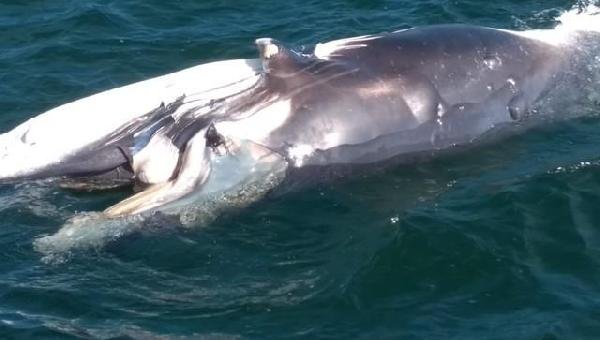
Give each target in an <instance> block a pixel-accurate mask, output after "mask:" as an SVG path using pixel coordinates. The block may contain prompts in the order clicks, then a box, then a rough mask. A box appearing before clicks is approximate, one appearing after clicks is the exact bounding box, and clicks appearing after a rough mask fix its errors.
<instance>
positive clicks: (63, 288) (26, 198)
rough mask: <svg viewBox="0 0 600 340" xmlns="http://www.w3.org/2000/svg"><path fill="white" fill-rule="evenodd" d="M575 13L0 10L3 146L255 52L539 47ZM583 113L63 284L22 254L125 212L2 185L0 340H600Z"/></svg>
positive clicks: (153, 242)
mask: <svg viewBox="0 0 600 340" xmlns="http://www.w3.org/2000/svg"><path fill="white" fill-rule="evenodd" d="M576 5H577V3H575V2H574V1H559V0H553V1H544V2H540V1H513V0H498V1H494V2H487V1H475V0H471V1H442V0H431V1H421V2H415V1H387V0H373V1H365V0H330V1H311V0H305V1H293V2H291V1H276V0H265V1H209V0H206V1H183V0H182V1H169V2H167V1H156V0H152V1H148V0H146V1H141V0H123V1H99V0H98V1H75V0H71V1H68V0H56V1H43V0H31V1H18V0H14V1H11V0H0V109H1V110H0V130H2V131H6V130H9V129H11V128H12V127H14V126H16V125H17V124H19V123H20V122H22V121H24V120H25V119H26V118H28V117H32V116H34V115H35V114H37V113H40V112H43V111H45V110H47V109H50V108H52V107H54V106H57V105H59V104H62V103H64V102H68V101H71V100H74V99H77V98H80V97H83V96H86V95H90V94H93V93H95V92H98V91H100V90H105V89H108V88H112V87H115V86H120V85H124V84H127V83H130V82H133V81H137V80H142V79H146V78H149V77H152V76H157V75H161V74H164V73H168V72H172V71H176V70H178V69H182V68H185V67H189V66H192V65H196V64H199V63H204V62H207V61H212V60H218V59H226V58H239V57H255V55H256V52H255V49H254V46H253V41H254V39H255V38H257V37H263V36H270V37H274V38H277V39H280V40H283V41H288V42H293V43H296V44H298V45H302V44H313V43H316V42H320V41H328V40H332V39H335V38H342V37H347V36H354V35H361V34H367V33H376V32H380V31H385V30H394V29H400V28H406V27H411V26H417V25H426V24H435V23H449V22H459V23H471V24H480V25H486V26H492V27H502V28H518V29H526V28H544V27H552V26H553V25H554V24H555V18H556V17H557V16H558V15H559V14H560V13H561V12H562V11H564V10H567V9H571V8H573V7H574V6H576ZM572 109H573V110H578V109H579V108H572ZM587 109H591V111H592V113H593V112H596V115H594V114H591V115H587V116H586V117H583V118H579V119H575V120H570V121H567V122H564V121H563V122H555V123H549V124H545V125H542V126H540V127H537V128H535V129H533V130H530V131H527V132H526V133H521V134H519V135H516V136H512V137H510V138H508V139H505V140H502V141H498V142H495V143H493V144H491V145H485V146H481V147H478V148H475V149H472V150H470V151H469V152H465V153H459V154H456V155H448V156H443V157H440V158H439V159H436V160H434V161H430V162H425V163H418V164H414V165H403V166H398V167H396V168H392V169H389V170H387V171H385V172H384V173H382V174H381V173H380V174H378V175H376V176H362V177H360V178H353V179H352V180H348V181H343V182H336V183H331V184H323V185H319V186H316V187H309V188H306V189H305V190H301V191H298V192H292V193H289V194H286V195H283V196H278V197H272V198H268V199H266V200H263V201H261V202H258V203H256V204H254V205H253V206H251V207H250V208H248V209H243V210H241V211H232V212H231V213H229V214H227V215H226V216H223V217H221V218H220V219H218V220H217V221H216V222H214V223H211V224H210V225H209V226H206V227H203V228H195V229H191V230H178V229H170V228H169V227H168V226H162V227H153V228H149V229H148V230H146V231H143V232H141V233H136V234H134V235H131V236H128V237H123V238H117V239H116V240H115V241H113V242H111V243H109V244H108V245H107V246H105V247H99V248H97V249H95V248H94V249H88V250H85V251H80V252H76V253H74V254H72V256H71V257H70V258H69V259H67V260H66V261H63V262H61V263H47V262H45V261H43V260H42V254H40V253H37V252H36V251H35V250H34V248H33V246H32V244H33V242H34V241H35V240H36V239H37V238H39V237H41V236H44V235H48V234H53V233H55V232H56V231H57V230H58V228H59V227H60V225H62V224H63V223H64V222H65V220H66V219H67V218H68V217H69V216H71V215H72V214H73V213H75V212H77V211H87V210H100V209H103V208H104V207H106V206H108V205H110V204H112V203H114V202H116V201H117V200H119V199H122V198H123V197H125V196H126V193H122V192H109V193H102V194H90V193H87V194H85V193H79V194H78V193H73V192H67V191H63V190H60V189H57V188H54V187H44V186H41V187H40V186H39V185H35V184H19V185H9V186H7V185H5V186H2V187H0V338H3V339H4V338H6V339H12V338H15V339H16V338H43V339H49V338H56V339H66V338H85V339H89V338H119V339H128V338H133V339H163V338H171V337H173V338H176V339H179V338H187V337H190V338H199V339H238V338H259V339H262V338H308V339H313V338H341V339H348V338H369V339H370V338H405V339H450V338H452V339H483V338H486V339H575V338H590V339H594V338H599V337H600V209H599V208H600V148H599V145H600V133H599V131H600V119H599V118H598V117H597V113H600V109H594V108H587ZM594 110H595V111H594ZM0 166H1V164H0Z"/></svg>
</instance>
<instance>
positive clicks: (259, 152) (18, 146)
mask: <svg viewBox="0 0 600 340" xmlns="http://www.w3.org/2000/svg"><path fill="white" fill-rule="evenodd" d="M557 32H558V31H555V30H546V31H538V32H537V33H536V34H533V33H532V32H513V31H507V30H498V29H492V28H485V27H476V26H468V25H437V26H428V27H420V28H412V29H406V30H400V31H395V32H390V33H382V34H376V35H367V36H361V37H354V38H348V39H342V40H336V41H332V42H329V43H324V44H316V45H315V46H314V47H313V48H312V49H309V50H302V51H298V50H295V49H293V48H290V47H288V46H287V45H286V44H284V43H281V42H279V41H276V40H274V39H270V38H261V39H257V40H256V46H257V49H258V54H259V58H257V59H246V60H228V61H221V62H214V63H209V64H204V65H200V66H198V67H196V68H193V69H190V70H184V71H182V72H180V73H179V74H177V73H176V74H171V75H167V76H163V77H159V78H156V79H152V80H149V81H145V82H141V83H138V84H134V85H130V86H127V87H123V88H120V89H114V90H110V91H107V92H104V93H101V94H98V95H95V96H92V97H89V98H85V99H82V100H80V101H76V102H74V103H70V104H66V105H64V106H61V107H58V108H57V109H54V110H51V111H49V112H47V113H45V114H42V115H40V116H38V117H35V118H32V119H30V120H29V121H27V122H25V123H23V124H22V125H20V126H18V127H16V128H15V129H14V130H12V131H10V132H7V133H5V134H2V135H0V162H2V166H1V167H0V180H3V181H20V180H24V179H40V178H58V179H57V181H58V182H59V183H66V184H67V185H70V186H72V187H83V188H92V189H100V188H105V187H114V186H135V188H136V189H135V190H136V192H135V193H134V194H133V195H132V196H131V197H130V198H128V199H126V200H124V201H122V202H120V203H117V204H116V205H114V206H112V207H110V208H108V209H107V210H105V211H104V212H102V213H98V214H97V215H94V217H93V218H91V220H97V219H99V218H103V219H109V220H110V219H113V220H114V219H117V218H130V217H131V216H143V215H144V214H148V213H154V212H156V211H161V212H162V213H166V214H168V213H169V212H173V211H176V212H177V213H179V214H180V213H181V210H180V209H179V210H178V207H181V206H190V205H194V204H196V205H201V206H202V207H203V208H202V209H200V212H198V213H199V214H209V215H211V216H213V215H214V214H213V213H212V212H210V213H209V212H208V211H213V212H214V211H216V210H219V209H216V208H215V207H214V206H213V207H212V208H211V204H212V203H210V202H212V201H214V200H215V199H217V198H219V199H221V201H223V202H227V203H226V204H225V205H227V204H229V205H236V206H237V205H240V206H241V205H244V204H247V203H248V202H252V201H254V200H256V199H258V198H259V197H261V196H262V195H264V194H266V193H268V192H269V191H270V190H272V189H273V188H274V187H276V186H277V185H279V184H280V183H281V182H282V181H283V179H284V178H286V176H289V175H290V174H293V173H294V170H295V169H302V168H311V169H313V170H314V169H317V170H316V171H319V170H318V169H321V168H326V167H329V166H335V165H340V164H342V165H348V166H353V165H357V166H359V165H361V164H374V163H378V162H385V161H388V160H390V159H392V158H395V157H402V156H403V155H409V154H413V153H418V152H426V151H432V150H445V149H450V148H453V147H454V146H457V145H464V144H468V143H470V142H471V141H473V140H474V139H476V138H477V137H479V136H481V135H483V134H485V133H487V132H489V131H491V130H493V129H495V128H497V127H499V126H510V125H511V124H519V123H520V122H522V121H526V120H528V119H532V117H536V116H538V115H543V112H542V110H540V109H539V108H540V105H542V104H543V103H544V102H545V101H546V99H547V98H548V97H550V96H553V95H554V94H553V91H555V89H556V88H557V87H560V85H561V84H563V83H564V81H565V79H567V78H569V77H571V78H572V75H573V74H574V73H576V72H577V70H578V67H579V66H578V65H577V62H576V61H578V60H580V59H581V60H583V59H584V58H583V57H582V55H580V54H578V53H579V52H577V51H576V50H574V49H573V48H572V44H574V43H578V40H577V39H576V37H578V35H577V34H575V33H574V32H571V31H569V32H568V34H567V33H566V32H564V31H560V32H559V33H561V34H562V35H559V34H558V33H557ZM569 79H570V78H569ZM88 109H89V110H88ZM65 121H69V122H70V123H71V124H70V126H77V127H81V129H80V130H79V131H77V132H76V133H74V134H71V133H70V131H69V129H70V128H69V127H67V125H66V124H61V123H62V122H65ZM92 121H93V123H91V122H92ZM96 122H98V124H96ZM61 135H63V136H68V137H67V138H62V139H61V138H57V136H61ZM98 183H100V184H99V185H98ZM198 202H203V203H202V204H199V203H198ZM211 209H212V210H211ZM136 218H137V217H136ZM78 220H79V221H80V220H81V219H78ZM89 220H90V219H86V221H89Z"/></svg>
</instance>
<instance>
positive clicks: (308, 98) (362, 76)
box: [259, 25, 566, 165]
mask: <svg viewBox="0 0 600 340" xmlns="http://www.w3.org/2000/svg"><path fill="white" fill-rule="evenodd" d="M261 44H262V45H263V46H261ZM268 44H276V45H278V47H279V48H278V50H279V53H277V54H276V55H273V56H269V58H265V63H266V64H267V65H266V67H265V69H266V70H267V73H266V80H267V81H266V83H267V86H269V87H270V89H271V90H272V91H277V92H279V93H280V95H279V97H285V96H288V97H289V98H290V99H291V103H292V104H291V105H292V114H291V115H290V117H289V119H288V120H287V121H286V122H285V124H283V125H282V126H281V127H279V128H278V129H277V130H276V131H274V132H273V133H272V134H271V135H270V136H269V138H268V140H266V141H265V144H267V145H269V146H270V147H272V148H275V149H278V148H285V146H286V145H287V146H289V145H301V144H308V145H312V146H315V148H316V149H317V151H316V152H315V153H314V154H313V155H312V156H311V157H309V159H307V160H306V161H305V162H304V164H320V165H325V164H332V163H372V162H377V161H381V160H385V159H388V158H391V157H393V156H395V155H398V154H402V153H410V152H416V151H423V150H428V149H440V148H445V147H448V146H450V145H455V144H461V143H466V142H468V141H470V140H471V139H473V138H474V137H477V136H478V135H481V134H482V133H484V132H485V131H487V130H489V129H490V128H491V127H493V126H494V125H498V124H501V123H506V122H511V121H514V120H520V119H522V118H523V117H524V116H526V115H527V114H528V113H529V112H530V111H531V109H532V108H533V107H534V105H535V103H536V101H537V100H538V99H539V98H541V97H542V96H543V94H544V93H545V92H546V91H547V90H549V89H551V88H552V87H553V86H554V85H555V83H556V82H557V81H558V80H559V78H560V74H561V72H562V71H563V68H564V66H565V61H566V59H565V55H564V53H563V51H561V50H559V49H558V48H557V47H555V46H551V45H548V44H545V43H543V42H540V41H536V40H531V39H528V38H524V37H521V36H518V35H515V34H512V33H510V32H507V31H501V30H496V29H490V28H482V27H474V26H466V25H440V26H430V27H424V28H415V29H409V30H404V31H398V32H394V33H387V34H382V35H379V36H372V37H367V38H366V39H365V40H364V41H360V40H359V41H356V42H350V43H347V45H348V46H347V47H348V48H341V49H339V50H338V51H334V52H333V53H332V55H330V56H329V57H328V58H327V59H318V58H316V57H315V56H311V55H301V54H299V53H297V52H294V51H291V50H287V49H285V47H284V46H282V45H281V44H279V43H278V42H275V41H269V40H264V39H263V40H260V41H259V48H260V50H261V51H263V54H264V51H266V50H267V45H268ZM330 133H336V134H337V135H338V144H339V145H333V146H332V145H327V142H326V136H327V134H330Z"/></svg>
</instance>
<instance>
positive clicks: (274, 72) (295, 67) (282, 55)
mask: <svg viewBox="0 0 600 340" xmlns="http://www.w3.org/2000/svg"><path fill="white" fill-rule="evenodd" d="M256 46H257V48H258V51H259V53H260V59H261V61H262V66H263V72H264V73H265V74H268V75H269V76H274V77H277V78H289V77H293V76H295V75H297V74H298V73H300V72H302V71H303V70H305V69H306V68H307V67H308V66H309V65H310V64H311V63H313V62H314V61H315V58H312V57H310V56H307V55H303V54H301V53H299V52H297V51H294V50H293V49H289V48H287V47H285V46H284V45H283V44H282V43H280V42H279V41H277V40H275V39H271V38H261V39H256Z"/></svg>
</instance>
